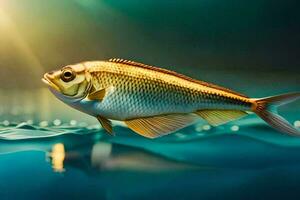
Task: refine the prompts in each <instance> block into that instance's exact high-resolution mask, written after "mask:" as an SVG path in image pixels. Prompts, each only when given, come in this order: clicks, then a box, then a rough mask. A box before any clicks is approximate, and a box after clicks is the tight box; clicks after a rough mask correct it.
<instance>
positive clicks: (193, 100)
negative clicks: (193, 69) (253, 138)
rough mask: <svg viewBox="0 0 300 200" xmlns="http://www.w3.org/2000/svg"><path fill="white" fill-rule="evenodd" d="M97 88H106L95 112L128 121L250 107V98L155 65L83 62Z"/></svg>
mask: <svg viewBox="0 0 300 200" xmlns="http://www.w3.org/2000/svg"><path fill="white" fill-rule="evenodd" d="M84 64H85V65H86V66H88V72H89V73H90V74H91V82H92V85H93V87H94V88H95V89H96V90H101V89H102V88H108V91H107V93H108V94H107V95H106V97H105V99H103V101H101V102H98V103H96V104H95V105H94V106H95V107H94V108H93V109H92V110H93V111H96V113H94V114H99V113H102V115H103V116H105V117H107V118H110V119H115V120H127V119H134V118H139V117H150V116H156V115H163V114H171V113H193V112H196V111H197V110H200V109H216V108H223V109H236V110H250V108H251V105H252V102H251V100H249V98H247V97H244V96H242V95H239V94H237V93H234V92H230V91H228V90H225V91H224V90H223V89H222V88H220V87H212V85H210V86H209V85H207V84H205V83H201V82H200V81H196V80H193V79H191V78H188V77H184V76H180V75H178V74H176V73H172V72H170V71H167V70H160V69H157V68H154V67H149V66H144V65H142V66H144V67H141V66H140V65H137V64H132V63H130V62H128V63H126V62H125V63H124V62H120V63H118V62H109V61H108V62H107V61H102V62H86V63H84Z"/></svg>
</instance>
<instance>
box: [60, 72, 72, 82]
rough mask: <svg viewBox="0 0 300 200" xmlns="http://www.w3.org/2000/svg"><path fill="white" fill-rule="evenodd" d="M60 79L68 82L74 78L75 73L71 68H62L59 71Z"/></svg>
mask: <svg viewBox="0 0 300 200" xmlns="http://www.w3.org/2000/svg"><path fill="white" fill-rule="evenodd" d="M61 79H62V80H63V81H64V82H70V81H72V80H74V79H75V73H74V72H73V70H72V69H64V70H63V71H62V73H61Z"/></svg>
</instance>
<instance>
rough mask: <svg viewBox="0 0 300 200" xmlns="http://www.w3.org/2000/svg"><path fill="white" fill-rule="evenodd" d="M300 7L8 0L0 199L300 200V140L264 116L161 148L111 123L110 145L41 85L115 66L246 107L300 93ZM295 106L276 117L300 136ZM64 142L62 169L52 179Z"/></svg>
mask: <svg viewBox="0 0 300 200" xmlns="http://www.w3.org/2000/svg"><path fill="white" fill-rule="evenodd" d="M299 5H300V4H299V2H298V1H292V0H287V1H280V0H278V1H272V0H252V1H248V0H245V1H237V0H227V1H224V0H223V1H222V0H209V1H208V0H197V1H196V0H186V1H183V0H161V1H154V0H139V1H138V0H122V1H116V0H74V1H68V0H51V1H40V0H23V1H18V0H1V1H0V199H1V200H2V199H4V200H6V199H155V198H156V199H169V198H176V199H299V197H300V193H299V191H298V185H299V181H300V173H299V170H298V169H299V164H300V159H299V153H300V149H299V148H300V139H299V138H296V137H291V136H287V135H284V134H281V133H278V132H277V131H275V130H273V129H271V128H270V127H268V126H267V125H266V124H265V123H264V122H263V121H262V120H260V119H258V118H257V117H256V116H254V115H250V116H248V117H246V118H244V119H241V120H238V121H234V122H231V123H229V124H226V125H223V126H220V127H217V128H213V127H210V126H207V124H206V123H205V122H203V121H199V122H198V123H196V124H195V125H192V126H190V127H187V128H185V129H182V130H180V131H178V132H176V133H174V134H171V135H169V136H166V137H163V138H159V139H156V140H149V139H145V138H142V137H140V136H138V135H136V134H135V133H133V132H132V131H130V130H129V129H127V128H126V127H125V126H124V125H123V124H122V123H120V122H114V123H113V124H114V130H115V132H116V134H117V136H116V137H109V136H107V135H106V134H105V133H104V132H103V130H102V129H101V127H100V126H99V124H98V122H97V120H96V119H94V118H93V117H90V116H87V115H85V114H83V113H80V112H79V111H77V110H74V109H72V108H70V107H68V106H67V105H64V104H63V103H61V102H59V101H58V100H57V99H56V98H55V97H54V96H53V95H52V94H50V92H49V91H48V90H47V88H45V86H44V85H43V83H42V82H41V77H42V75H43V74H44V73H45V72H47V71H50V70H53V69H58V68H60V67H62V66H65V65H68V64H73V63H77V62H82V61H87V60H106V59H109V58H113V57H119V58H124V59H128V60H135V61H139V62H143V63H146V64H151V65H155V66H159V67H163V68H166V69H171V70H175V71H177V72H180V73H183V74H185V75H188V76H191V77H193V78H196V79H200V80H204V81H207V82H211V83H215V84H218V85H221V86H224V87H228V88H231V89H233V90H236V91H238V92H241V93H243V94H246V95H249V96H250V97H264V96H269V95H276V94H281V93H286V92H292V91H300V75H299V72H300V68H299V64H300V63H299V52H300V45H299V44H300V28H299V24H300V14H299V12H298V8H299ZM299 107H300V103H299V101H298V102H293V103H290V104H288V105H285V106H282V107H281V108H280V109H279V111H280V113H281V114H282V115H283V116H284V117H285V118H286V119H287V120H288V121H289V122H290V123H291V124H293V125H294V126H295V127H297V128H299V127H300V114H299ZM57 144H61V145H63V147H64V151H63V155H64V156H65V157H64V160H63V168H64V171H63V172H56V171H55V170H54V169H53V157H55V156H60V154H54V153H53V152H54V149H55V145H57ZM61 153H62V152H61Z"/></svg>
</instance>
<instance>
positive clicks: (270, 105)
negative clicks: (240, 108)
mask: <svg viewBox="0 0 300 200" xmlns="http://www.w3.org/2000/svg"><path fill="white" fill-rule="evenodd" d="M298 98H300V92H295V93H288V94H282V95H278V96H271V97H266V98H261V99H253V100H255V102H256V103H255V104H254V106H253V108H252V109H253V111H254V112H255V113H256V114H257V115H258V116H260V117H261V118H262V119H263V120H265V121H266V122H267V123H268V124H269V125H270V126H272V127H273V128H275V129H277V130H278V131H280V132H283V133H287V134H290V135H294V136H300V131H298V130H297V129H296V128H294V127H293V126H292V125H291V124H290V123H289V122H288V121H286V120H285V119H284V118H283V117H281V116H280V115H278V114H277V106H280V105H283V104H286V103H290V102H292V101H294V100H296V99H298Z"/></svg>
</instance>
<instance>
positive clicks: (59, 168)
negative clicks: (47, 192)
mask: <svg viewBox="0 0 300 200" xmlns="http://www.w3.org/2000/svg"><path fill="white" fill-rule="evenodd" d="M48 156H49V158H50V160H51V164H52V168H53V170H54V171H55V172H64V171H67V170H68V168H79V169H81V170H83V171H87V172H96V171H118V170H129V171H131V170H134V171H149V172H161V171H169V170H185V169H197V168H200V167H199V166H195V165H192V164H185V163H180V162H177V161H175V160H170V159H167V158H164V157H161V156H158V155H156V154H153V153H150V152H147V151H144V150H141V149H138V148H132V147H129V146H125V145H119V144H112V143H108V142H96V143H95V144H93V145H90V146H81V147H79V148H75V149H71V150H69V151H68V150H65V148H64V146H63V144H61V143H59V144H55V145H53V147H52V151H51V152H50V153H49V154H48Z"/></svg>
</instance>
